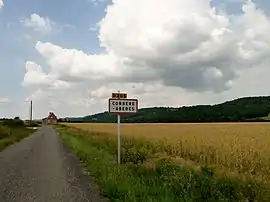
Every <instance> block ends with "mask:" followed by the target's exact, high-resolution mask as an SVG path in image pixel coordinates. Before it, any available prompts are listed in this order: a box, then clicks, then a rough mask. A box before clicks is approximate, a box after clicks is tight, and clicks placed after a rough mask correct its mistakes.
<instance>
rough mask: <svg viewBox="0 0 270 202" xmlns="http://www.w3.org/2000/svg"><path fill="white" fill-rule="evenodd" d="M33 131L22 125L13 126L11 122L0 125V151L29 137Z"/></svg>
mask: <svg viewBox="0 0 270 202" xmlns="http://www.w3.org/2000/svg"><path fill="white" fill-rule="evenodd" d="M33 132H34V130H33V129H30V128H27V127H25V126H24V125H23V124H16V123H15V124H14V122H13V121H12V120H8V121H6V122H2V123H1V124H0V151H2V150H4V149H5V148H6V147H8V146H9V145H12V144H14V143H15V142H18V141H20V140H22V139H23V138H25V137H27V136H29V135H30V134H31V133H33Z"/></svg>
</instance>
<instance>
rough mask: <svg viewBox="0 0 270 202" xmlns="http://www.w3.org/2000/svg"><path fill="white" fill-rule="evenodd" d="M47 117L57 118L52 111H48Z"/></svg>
mask: <svg viewBox="0 0 270 202" xmlns="http://www.w3.org/2000/svg"><path fill="white" fill-rule="evenodd" d="M47 118H48V119H57V116H56V115H55V114H54V113H53V112H50V113H49V116H48V117H47Z"/></svg>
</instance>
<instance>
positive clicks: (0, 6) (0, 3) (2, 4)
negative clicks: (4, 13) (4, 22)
mask: <svg viewBox="0 0 270 202" xmlns="http://www.w3.org/2000/svg"><path fill="white" fill-rule="evenodd" d="M3 7H4V1H3V0H0V10H1V9H2V8H3Z"/></svg>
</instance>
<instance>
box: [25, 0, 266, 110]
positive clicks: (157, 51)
mask: <svg viewBox="0 0 270 202" xmlns="http://www.w3.org/2000/svg"><path fill="white" fill-rule="evenodd" d="M242 10H243V14H239V15H235V16H229V15H226V14H222V15H221V14H217V13H216V11H215V9H213V8H212V7H211V5H210V1H205V0H189V1H179V0H148V1H145V0H114V1H113V4H112V5H109V6H108V8H107V12H106V15H105V17H104V18H103V19H102V20H101V21H100V23H99V26H100V30H99V39H100V44H101V46H102V47H104V48H105V50H106V52H105V53H102V54H88V53H84V52H82V51H80V50H76V49H66V48H63V47H60V46H57V45H54V44H52V43H44V42H38V43H37V44H36V46H35V48H36V50H37V51H38V52H39V53H40V54H41V56H42V57H43V58H44V59H45V60H46V62H47V64H48V65H49V66H50V67H51V69H50V71H49V72H48V73H47V74H45V73H44V72H43V71H42V68H41V67H40V66H38V65H36V64H34V63H31V62H30V63H29V62H28V63H27V64H26V69H27V73H26V74H25V78H24V84H25V85H35V86H39V87H41V88H42V91H44V92H47V91H51V89H50V88H52V87H51V86H57V84H58V86H59V87H58V89H63V88H64V89H67V88H66V87H67V86H70V85H71V84H74V83H77V84H78V85H79V88H78V89H80V90H79V93H78V92H74V91H72V92H71V91H70V92H69V93H68V92H67V91H65V93H67V94H66V96H63V99H68V98H67V97H68V95H70V96H71V97H73V99H71V100H70V101H71V102H70V104H71V105H73V104H75V105H78V103H79V105H85V106H95V110H96V109H100V108H104V107H101V104H102V103H103V101H104V100H105V101H104V102H106V97H109V96H110V94H111V91H117V90H118V89H120V90H121V91H126V92H128V93H129V95H130V96H133V97H136V96H139V97H140V100H141V103H142V104H143V105H145V106H148V105H177V106H179V105H182V104H200V103H204V102H205V103H207V102H208V103H209V102H210V103H213V102H219V101H222V96H224V97H223V98H224V99H225V98H227V99H230V98H231V97H233V96H234V95H236V94H238V95H239V96H241V95H246V94H243V93H242V92H241V91H240V90H239V89H240V88H245V89H246V86H244V85H243V84H245V85H247V84H248V80H245V79H243V78H245V77H243V75H242V74H243V73H247V72H252V71H257V70H258V69H260V71H261V72H263V71H264V70H263V69H264V68H265V67H264V65H262V64H265V63H264V62H265V61H266V59H267V58H268V56H269V54H270V39H269V37H268V33H269V31H270V19H269V18H268V17H267V16H266V15H265V14H264V13H263V12H262V11H261V10H259V9H258V8H256V6H255V5H254V4H253V3H252V2H251V1H249V2H247V3H245V4H244V5H243V8H242ZM268 64H269V63H266V66H267V65H268ZM259 67H260V68H259ZM239 81H241V82H242V84H241V85H239V83H237V82H239ZM259 82H262V80H260V81H258V83H259ZM260 85H261V84H260ZM82 86H84V88H83V89H82V88H81V87H82ZM86 86H87V88H86ZM239 86H242V87H239ZM237 88H239V89H238V90H234V89H237ZM266 91H267V89H266ZM263 92H265V91H262V93H263ZM251 93H252V92H251ZM85 94H87V96H89V97H86V98H85ZM83 103H84V104H83ZM104 106H105V108H106V105H104Z"/></svg>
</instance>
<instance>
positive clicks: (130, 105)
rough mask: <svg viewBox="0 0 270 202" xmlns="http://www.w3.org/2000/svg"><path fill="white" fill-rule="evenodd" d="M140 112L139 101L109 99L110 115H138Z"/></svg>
mask: <svg viewBox="0 0 270 202" xmlns="http://www.w3.org/2000/svg"><path fill="white" fill-rule="evenodd" d="M137 112H138V100H137V99H113V98H110V99H109V113H113V114H136V113H137Z"/></svg>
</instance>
